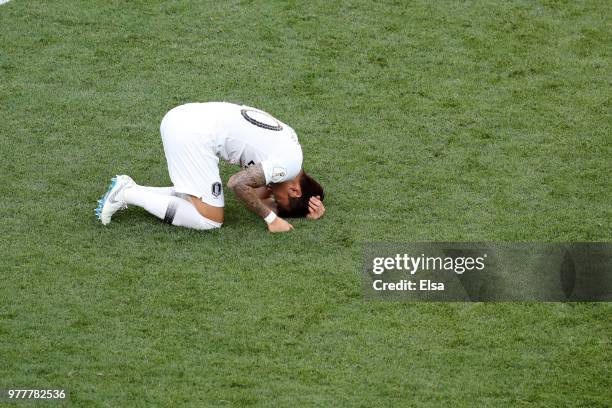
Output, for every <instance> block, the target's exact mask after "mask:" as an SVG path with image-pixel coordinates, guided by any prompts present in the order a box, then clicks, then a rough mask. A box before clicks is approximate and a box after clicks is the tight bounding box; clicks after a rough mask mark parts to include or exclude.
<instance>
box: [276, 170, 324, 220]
mask: <svg viewBox="0 0 612 408" xmlns="http://www.w3.org/2000/svg"><path fill="white" fill-rule="evenodd" d="M300 189H301V190H302V196H301V197H299V198H294V197H289V208H279V209H278V215H279V216H281V217H282V218H300V217H305V216H306V215H308V201H310V197H314V196H319V198H320V199H321V201H323V198H324V197H325V192H324V191H323V187H321V185H320V184H319V183H317V181H316V180H315V179H313V178H312V177H310V176H309V175H308V174H306V173H304V174H302V177H301V178H300Z"/></svg>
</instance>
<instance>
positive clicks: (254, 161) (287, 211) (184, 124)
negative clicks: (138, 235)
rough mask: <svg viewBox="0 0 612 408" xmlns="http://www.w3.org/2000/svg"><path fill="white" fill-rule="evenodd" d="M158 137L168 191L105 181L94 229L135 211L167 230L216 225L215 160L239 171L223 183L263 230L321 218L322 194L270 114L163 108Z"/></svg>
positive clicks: (220, 106)
mask: <svg viewBox="0 0 612 408" xmlns="http://www.w3.org/2000/svg"><path fill="white" fill-rule="evenodd" d="M160 131H161V136H162V141H163V145H164V152H165V155H166V161H167V163H168V171H169V173H170V179H171V180H172V184H173V186H172V187H146V186H140V185H138V184H136V183H135V182H134V180H132V178H131V177H129V176H127V175H120V176H117V177H115V178H113V179H112V182H111V185H110V187H109V189H108V191H107V192H106V194H105V195H104V196H103V197H102V198H101V199H100V200H98V207H97V208H96V216H97V217H98V219H100V220H101V221H102V224H104V225H107V224H108V223H109V222H110V221H111V217H112V216H113V214H115V212H117V211H118V210H121V209H124V208H127V206H128V205H135V206H138V207H142V208H144V209H145V210H146V211H148V212H149V213H151V214H153V215H155V216H156V217H158V218H160V219H162V220H163V221H164V222H166V223H168V224H172V225H176V226H182V227H187V228H194V229H199V230H206V229H212V228H219V227H221V225H222V224H223V220H224V215H223V207H224V196H223V187H222V184H221V178H220V176H219V158H222V159H223V160H226V161H228V162H229V163H232V164H238V165H240V166H241V167H242V168H243V169H242V170H241V171H239V172H237V173H236V174H234V175H232V176H231V177H230V178H229V181H228V183H227V185H228V187H229V188H230V189H231V190H232V191H233V192H234V194H235V195H236V196H237V197H238V198H239V199H240V200H241V201H242V202H243V203H244V205H245V206H246V207H247V208H248V209H250V210H251V211H253V212H254V213H255V214H257V215H259V216H260V217H262V218H263V219H264V220H265V221H266V223H267V224H268V230H269V231H271V232H286V231H290V230H292V229H293V226H292V225H291V224H290V223H289V222H287V221H286V220H285V219H284V218H290V217H306V218H308V219H318V218H320V217H321V216H323V214H324V212H325V207H324V206H323V202H322V200H323V198H324V192H323V188H322V187H321V186H320V185H319V183H317V182H316V181H315V180H314V179H313V178H312V177H310V176H309V175H308V174H306V172H304V170H303V168H302V147H301V146H300V144H299V142H298V138H297V135H296V133H295V131H294V130H293V129H292V128H291V127H289V126H287V125H286V124H284V123H282V122H280V121H279V120H277V119H275V118H274V117H272V116H271V115H269V114H267V113H265V112H263V111H261V110H259V109H256V108H251V107H248V106H241V105H236V104H232V103H225V102H208V103H189V104H186V105H181V106H178V107H176V108H174V109H172V110H170V112H168V113H167V114H166V115H165V116H164V118H163V119H162V122H161V126H160ZM277 213H278V215H277ZM281 217H282V218H281Z"/></svg>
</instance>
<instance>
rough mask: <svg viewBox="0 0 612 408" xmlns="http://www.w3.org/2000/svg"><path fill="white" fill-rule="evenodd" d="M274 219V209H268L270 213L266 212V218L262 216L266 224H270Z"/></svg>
mask: <svg viewBox="0 0 612 408" xmlns="http://www.w3.org/2000/svg"><path fill="white" fill-rule="evenodd" d="M275 219H276V214H274V211H270V214H268V215H267V216H266V218H264V221H265V222H267V223H268V224H271V223H272V222H274V220H275Z"/></svg>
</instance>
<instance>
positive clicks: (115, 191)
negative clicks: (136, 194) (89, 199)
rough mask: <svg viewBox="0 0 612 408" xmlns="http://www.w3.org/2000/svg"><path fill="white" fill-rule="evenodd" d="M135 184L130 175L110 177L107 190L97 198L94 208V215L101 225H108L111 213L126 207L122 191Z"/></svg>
mask: <svg viewBox="0 0 612 408" xmlns="http://www.w3.org/2000/svg"><path fill="white" fill-rule="evenodd" d="M135 185H136V183H135V182H134V180H132V178H131V177H130V176H126V175H121V176H117V177H113V178H112V180H111V184H110V186H109V187H108V191H107V192H106V194H104V195H103V196H102V198H100V199H99V200H98V207H97V208H96V210H95V211H96V217H97V218H98V219H99V220H100V221H102V225H108V224H109V223H110V222H111V218H112V216H113V214H115V213H116V212H117V211H119V210H123V209H125V208H127V203H126V202H125V201H124V200H123V191H124V190H125V189H126V188H129V187H132V186H135Z"/></svg>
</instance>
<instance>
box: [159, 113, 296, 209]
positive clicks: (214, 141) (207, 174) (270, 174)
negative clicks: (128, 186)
mask: <svg viewBox="0 0 612 408" xmlns="http://www.w3.org/2000/svg"><path fill="white" fill-rule="evenodd" d="M160 130H161V133H162V140H163V142H164V151H165V154H166V160H167V162H168V170H169V173H170V178H171V179H172V181H173V183H174V186H175V188H176V190H177V191H179V192H183V193H187V194H191V195H194V196H197V197H201V198H202V201H204V202H205V203H208V204H210V205H214V206H223V203H224V199H223V190H222V184H221V179H220V176H219V169H218V157H220V158H222V159H224V160H226V161H228V162H229V163H232V164H238V165H240V166H242V167H244V168H246V167H248V166H252V165H255V164H261V165H262V168H263V170H264V174H265V178H266V184H270V183H281V182H283V181H287V180H290V179H292V178H295V177H296V176H297V175H298V174H299V172H300V170H301V168H302V159H303V157H302V147H301V146H300V144H299V142H298V138H297V135H296V133H295V131H294V130H293V129H292V128H291V127H290V126H288V125H286V124H285V123H282V122H281V121H279V120H277V119H275V118H274V117H272V116H271V115H269V114H267V113H265V112H263V111H261V110H259V109H256V108H252V107H249V106H243V105H236V104H232V103H226V102H207V103H189V104H186V105H181V106H178V107H176V108H174V109H172V110H171V111H170V112H168V113H167V114H166V116H164V119H163V120H162V124H161V127H160Z"/></svg>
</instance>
